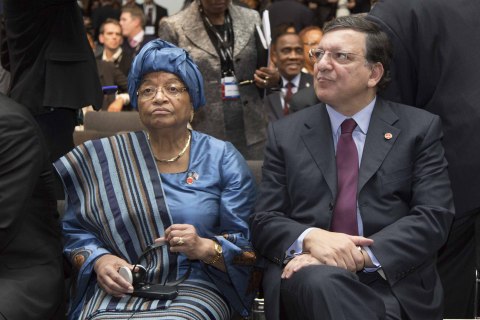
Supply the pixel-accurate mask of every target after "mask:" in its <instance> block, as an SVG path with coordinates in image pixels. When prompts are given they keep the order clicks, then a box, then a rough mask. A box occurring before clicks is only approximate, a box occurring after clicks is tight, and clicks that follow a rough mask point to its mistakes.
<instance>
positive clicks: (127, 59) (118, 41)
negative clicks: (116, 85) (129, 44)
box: [97, 19, 133, 77]
mask: <svg viewBox="0 0 480 320" xmlns="http://www.w3.org/2000/svg"><path fill="white" fill-rule="evenodd" d="M98 41H99V42H100V44H102V45H103V50H101V51H100V52H99V55H97V59H100V60H103V61H107V62H113V64H115V66H116V67H117V68H118V69H120V71H122V73H123V74H124V75H125V76H126V77H127V76H128V72H129V71H130V65H131V64H132V60H133V59H132V56H131V54H130V53H129V52H128V51H125V50H123V49H122V43H123V36H122V26H121V25H120V23H119V22H118V20H115V19H107V20H106V21H105V22H104V23H103V24H102V25H101V26H100V34H99V36H98Z"/></svg>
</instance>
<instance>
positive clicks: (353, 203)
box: [330, 119, 358, 235]
mask: <svg viewBox="0 0 480 320" xmlns="http://www.w3.org/2000/svg"><path fill="white" fill-rule="evenodd" d="M356 126H357V123H356V122H355V120H353V119H346V120H345V121H343V123H342V125H341V128H342V133H341V135H340V138H339V139H338V144H337V154H336V162H337V179H338V189H337V190H338V193H337V201H336V204H335V209H334V211H333V218H332V225H331V228H330V230H331V231H335V232H342V233H346V234H350V235H358V224H357V184H358V152H357V147H356V146H355V142H354V141H353V138H352V132H353V130H354V129H355V127H356Z"/></svg>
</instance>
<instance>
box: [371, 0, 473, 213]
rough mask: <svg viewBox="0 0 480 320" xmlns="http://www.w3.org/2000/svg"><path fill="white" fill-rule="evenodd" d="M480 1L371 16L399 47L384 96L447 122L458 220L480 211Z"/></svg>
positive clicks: (437, 1) (409, 2)
mask: <svg viewBox="0 0 480 320" xmlns="http://www.w3.org/2000/svg"><path fill="white" fill-rule="evenodd" d="M479 13H480V1H471V0H457V1H450V0H422V1H417V0H404V1H392V0H390V1H380V2H378V3H377V4H376V5H375V6H374V7H373V9H372V11H371V12H370V14H369V15H368V19H371V20H373V21H374V22H376V23H378V24H379V25H380V26H381V27H382V29H383V30H384V31H386V32H387V33H388V35H389V37H390V39H391V40H392V42H393V45H394V59H393V65H392V78H393V83H392V84H391V85H390V86H389V89H388V90H387V91H386V92H385V93H384V94H383V95H384V96H385V97H387V98H388V99H391V100H395V101H399V102H401V103H405V104H408V105H412V106H415V107H418V108H423V109H425V110H428V111H430V112H432V113H434V114H437V115H439V116H440V118H441V119H442V123H443V130H444V132H445V138H444V140H443V143H444V146H445V151H446V157H447V160H448V163H449V168H448V170H449V173H450V178H451V180H452V189H453V197H454V202H455V208H456V211H457V218H458V217H459V216H461V215H462V214H463V213H465V212H467V211H470V210H473V209H475V208H480V197H479V196H478V192H477V191H478V190H480V170H478V165H479V163H480V134H478V124H479V123H480V90H479V86H478V84H479V83H480V72H479V70H480V59H479V53H480V20H479V18H478V16H479Z"/></svg>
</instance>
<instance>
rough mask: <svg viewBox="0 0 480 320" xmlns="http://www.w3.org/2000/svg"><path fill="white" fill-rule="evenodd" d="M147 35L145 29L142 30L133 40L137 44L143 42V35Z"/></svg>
mask: <svg viewBox="0 0 480 320" xmlns="http://www.w3.org/2000/svg"><path fill="white" fill-rule="evenodd" d="M144 35H145V31H143V30H141V31H140V32H139V33H137V34H136V35H135V36H134V37H133V40H135V41H136V42H137V45H138V44H139V43H142V41H143V36H144Z"/></svg>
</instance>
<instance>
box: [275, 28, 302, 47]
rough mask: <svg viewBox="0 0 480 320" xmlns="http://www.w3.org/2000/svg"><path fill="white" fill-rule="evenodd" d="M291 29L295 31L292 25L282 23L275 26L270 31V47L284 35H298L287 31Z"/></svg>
mask: <svg viewBox="0 0 480 320" xmlns="http://www.w3.org/2000/svg"><path fill="white" fill-rule="evenodd" d="M290 28H293V29H294V30H295V27H294V25H293V23H282V24H279V25H278V26H276V27H275V28H273V29H272V46H275V45H276V43H277V41H278V39H279V38H281V37H283V36H284V35H286V34H295V35H298V34H297V33H296V32H292V31H290V30H289V29H290Z"/></svg>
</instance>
